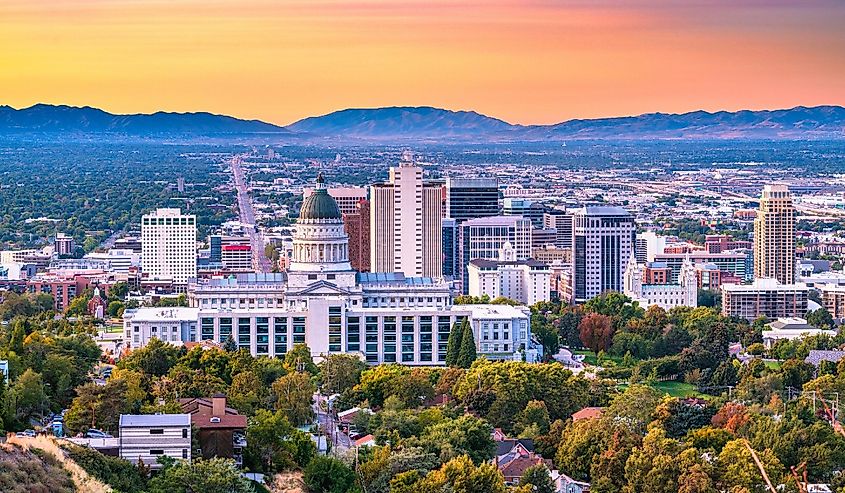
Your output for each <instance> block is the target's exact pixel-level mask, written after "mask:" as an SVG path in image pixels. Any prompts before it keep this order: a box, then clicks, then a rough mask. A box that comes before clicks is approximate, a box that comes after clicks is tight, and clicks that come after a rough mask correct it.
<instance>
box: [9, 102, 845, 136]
mask: <svg viewBox="0 0 845 493" xmlns="http://www.w3.org/2000/svg"><path fill="white" fill-rule="evenodd" d="M14 133H54V134H61V133H72V134H106V135H109V134H117V135H133V136H149V137H155V136H169V135H203V136H205V135H219V134H229V135H247V134H250V135H256V134H267V136H272V137H285V138H291V139H331V140H381V141H384V140H447V141H474V142H481V141H516V140H531V141H544V140H551V141H565V140H572V139H742V138H746V139H755V138H756V139H820V138H833V139H843V138H845V108H843V107H841V106H815V107H804V106H798V107H795V108H791V109H782V110H762V111H750V110H743V111H735V112H729V111H719V112H715V113H710V112H706V111H693V112H690V113H683V114H668V113H647V114H643V115H639V116H627V117H616V118H599V119H580V120H569V121H565V122H562V123H557V124H552V125H514V124H511V123H508V122H506V121H504V120H500V119H498V118H493V117H490V116H486V115H483V114H480V113H477V112H474V111H452V110H446V109H441V108H433V107H429V106H404V107H386V108H360V109H345V110H340V111H335V112H333V113H329V114H326V115H322V116H315V117H309V118H305V119H302V120H299V121H297V122H295V123H292V124H290V125H288V126H286V127H285V126H279V125H274V124H272V123H266V122H262V121H259V120H241V119H238V118H234V117H231V116H224V115H216V114H212V113H204V112H201V113H167V112H157V113H152V114H132V115H116V114H112V113H108V112H105V111H103V110H100V109H97V108H91V107H81V108H80V107H73V106H64V105H59V106H55V105H47V104H37V105H34V106H31V107H29V108H23V109H14V108H12V107H10V106H0V135H2V134H14Z"/></svg>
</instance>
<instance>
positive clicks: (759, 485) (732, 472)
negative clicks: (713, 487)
mask: <svg viewBox="0 0 845 493" xmlns="http://www.w3.org/2000/svg"><path fill="white" fill-rule="evenodd" d="M757 456H758V457H759V459H760V462H762V463H763V469H765V471H766V474H767V475H768V476H769V479H770V480H771V481H772V484H780V483H781V481H782V480H783V476H784V468H783V465H782V464H781V463H780V461H779V460H778V459H777V457H775V455H774V453H772V451H771V450H769V449H765V450H763V451H762V452H760V451H757ZM717 470H718V476H719V483H720V484H721V485H722V489H723V490H728V489H729V488H738V487H742V488H745V489H746V490H747V491H750V492H760V493H763V492H765V491H768V489H767V488H766V486H765V482H764V481H763V476H762V475H761V474H760V469H758V468H757V465H756V464H755V463H754V459H753V458H752V456H751V453H750V452H749V450H748V448H747V447H746V445H745V443H744V442H743V440H742V439H740V440H733V441H730V442H728V443H727V444H725V447H724V448H723V449H722V452H721V453H720V454H719V457H718V459H717ZM731 491H733V490H731Z"/></svg>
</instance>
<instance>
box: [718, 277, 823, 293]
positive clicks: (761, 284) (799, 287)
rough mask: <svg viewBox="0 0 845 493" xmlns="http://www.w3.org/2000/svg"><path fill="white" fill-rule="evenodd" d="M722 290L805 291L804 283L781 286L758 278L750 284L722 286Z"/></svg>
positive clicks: (739, 291) (767, 279)
mask: <svg viewBox="0 0 845 493" xmlns="http://www.w3.org/2000/svg"><path fill="white" fill-rule="evenodd" d="M722 289H723V290H725V291H728V292H733V293H741V292H754V291H763V290H765V291H807V290H808V289H807V285H806V284H804V283H795V284H781V283H780V282H778V280H777V279H772V278H758V279H754V282H753V283H751V284H732V283H727V284H722Z"/></svg>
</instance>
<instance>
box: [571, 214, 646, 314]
mask: <svg viewBox="0 0 845 493" xmlns="http://www.w3.org/2000/svg"><path fill="white" fill-rule="evenodd" d="M573 223H574V226H573V272H572V274H573V285H574V298H575V301H577V302H585V301H587V300H589V299H591V298H594V297H596V296H598V295H600V294H601V293H603V292H605V291H610V290H612V291H622V280H623V279H622V278H623V274H624V271H625V268H626V266H627V265H628V262H629V261H630V258H631V257H632V256H633V255H634V239H635V236H636V227H635V225H634V218H633V217H632V216H631V214H629V213H628V211H626V210H625V209H622V208H619V207H583V208H581V209H578V210H577V211H576V212H575V218H574V221H573Z"/></svg>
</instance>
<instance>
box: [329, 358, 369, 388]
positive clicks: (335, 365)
mask: <svg viewBox="0 0 845 493" xmlns="http://www.w3.org/2000/svg"><path fill="white" fill-rule="evenodd" d="M318 366H319V368H320V380H321V381H322V385H321V386H322V388H323V392H325V393H326V394H340V393H343V392H344V391H346V390H348V389H351V388H352V387H354V386H356V385H358V383H360V382H361V372H363V371H364V370H365V369H366V368H367V365H366V364H365V363H364V362H363V361H361V358H359V357H358V356H356V355H354V354H330V355H328V356H326V357H325V358H324V359H323V361H322V362H321V363H320V364H319V365H318Z"/></svg>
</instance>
